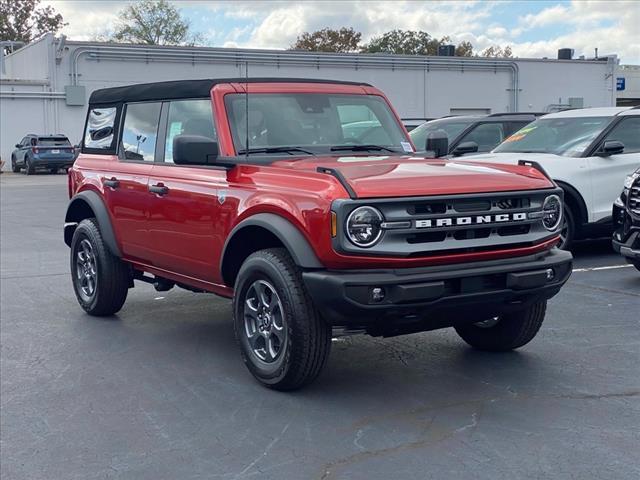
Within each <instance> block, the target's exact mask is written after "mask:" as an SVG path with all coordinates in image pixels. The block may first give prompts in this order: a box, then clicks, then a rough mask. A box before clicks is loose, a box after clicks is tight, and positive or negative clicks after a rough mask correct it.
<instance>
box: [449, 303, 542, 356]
mask: <svg viewBox="0 0 640 480" xmlns="http://www.w3.org/2000/svg"><path fill="white" fill-rule="evenodd" d="M546 310H547V301H546V300H541V301H538V302H536V303H534V304H532V305H531V306H530V307H528V308H527V309H525V310H521V311H518V312H514V313H509V314H506V315H502V316H500V317H498V318H499V321H498V323H496V324H495V325H494V326H492V327H489V328H483V327H480V326H478V325H477V324H475V323H472V324H466V325H460V326H457V327H455V329H456V332H458V335H460V337H461V338H462V339H463V340H464V341H465V342H467V343H468V344H469V345H471V346H472V347H474V348H477V349H478V350H486V351H490V352H504V351H507V350H514V349H516V348H519V347H522V346H523V345H526V344H527V343H529V342H530V341H531V340H532V339H533V337H535V336H536V334H537V333H538V330H540V326H541V325H542V322H543V320H544V315H545V312H546Z"/></svg>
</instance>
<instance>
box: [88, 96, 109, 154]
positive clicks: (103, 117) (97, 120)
mask: <svg viewBox="0 0 640 480" xmlns="http://www.w3.org/2000/svg"><path fill="white" fill-rule="evenodd" d="M116 111H117V110H116V107H108V108H91V109H90V110H89V118H88V119H87V128H86V131H85V132H84V146H85V148H88V149H93V150H109V149H111V148H112V144H113V136H114V128H115V122H116Z"/></svg>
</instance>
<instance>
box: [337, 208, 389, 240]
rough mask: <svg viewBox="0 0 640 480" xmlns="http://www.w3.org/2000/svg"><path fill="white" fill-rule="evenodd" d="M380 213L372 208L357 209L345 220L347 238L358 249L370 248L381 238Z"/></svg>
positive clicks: (381, 219)
mask: <svg viewBox="0 0 640 480" xmlns="http://www.w3.org/2000/svg"><path fill="white" fill-rule="evenodd" d="M382 221H383V217H382V213H380V211H379V210H378V209H377V208H373V207H366V206H365V207H358V208H356V209H355V210H354V211H353V212H351V214H350V215H349V217H348V218H347V228H346V230H347V237H349V240H350V241H351V243H353V244H354V245H356V246H358V247H363V248H366V247H371V246H373V245H374V244H375V243H376V242H377V241H378V240H380V237H381V236H382V226H381V224H382Z"/></svg>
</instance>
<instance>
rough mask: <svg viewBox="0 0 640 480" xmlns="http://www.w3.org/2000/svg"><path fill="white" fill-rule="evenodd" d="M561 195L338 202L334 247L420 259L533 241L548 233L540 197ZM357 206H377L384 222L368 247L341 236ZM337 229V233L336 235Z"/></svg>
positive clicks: (534, 193) (510, 194)
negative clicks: (374, 243) (391, 226)
mask: <svg viewBox="0 0 640 480" xmlns="http://www.w3.org/2000/svg"><path fill="white" fill-rule="evenodd" d="M551 194H556V195H559V196H560V197H562V191H561V190H560V189H547V190H533V191H525V192H515V193H514V192H505V193H488V194H476V195H453V196H437V197H435V196H434V197H421V198H398V199H373V200H370V199H366V200H338V201H336V202H334V205H333V209H334V210H335V211H336V213H337V215H338V219H339V220H338V225H339V230H342V232H340V231H339V235H337V237H336V239H335V241H334V247H335V248H336V250H337V251H340V252H343V253H352V254H360V255H389V256H405V257H420V256H429V255H434V254H438V253H459V252H466V253H468V252H479V251H487V250H492V249H504V248H516V247H521V246H526V245H532V244H535V243H539V242H541V241H543V240H545V239H548V238H550V237H552V236H553V235H554V233H553V232H549V231H548V230H546V229H545V228H544V227H543V225H542V222H541V220H540V218H541V215H542V205H543V202H544V199H545V198H546V197H547V196H548V195H551ZM360 205H371V206H374V207H376V208H378V209H379V210H380V211H381V212H382V214H383V216H384V219H385V222H388V223H389V224H393V223H394V222H396V224H402V225H404V226H403V227H395V228H390V229H388V230H385V231H384V233H383V235H382V237H381V239H380V241H379V242H378V243H377V244H376V245H374V246H373V247H371V248H367V249H362V248H359V247H356V246H355V245H352V244H351V243H350V242H349V241H348V240H347V239H346V236H345V235H344V228H345V225H344V222H345V220H346V218H347V216H348V215H349V213H350V212H351V211H352V210H353V209H354V208H356V207H357V206H360ZM340 233H342V234H340Z"/></svg>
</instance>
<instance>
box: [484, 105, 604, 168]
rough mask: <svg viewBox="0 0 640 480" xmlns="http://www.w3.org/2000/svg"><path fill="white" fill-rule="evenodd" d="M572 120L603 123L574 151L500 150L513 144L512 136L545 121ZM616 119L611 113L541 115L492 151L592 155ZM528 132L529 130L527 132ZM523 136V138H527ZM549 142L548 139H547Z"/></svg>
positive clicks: (575, 155) (566, 155) (579, 156)
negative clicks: (570, 115) (579, 148)
mask: <svg viewBox="0 0 640 480" xmlns="http://www.w3.org/2000/svg"><path fill="white" fill-rule="evenodd" d="M570 120H576V121H602V125H600V128H599V129H597V130H595V131H594V134H593V135H592V136H591V137H590V138H586V139H585V140H584V142H585V143H584V147H583V148H582V149H581V150H580V151H579V153H578V151H573V150H571V149H570V147H568V148H566V149H564V150H560V149H559V148H556V149H553V150H547V149H545V150H542V149H533V148H527V149H524V148H523V149H518V150H514V149H511V148H509V149H505V150H500V147H502V146H504V145H508V144H511V143H512V142H513V141H509V139H510V138H511V137H515V136H517V135H518V134H520V132H522V131H525V132H526V131H527V130H531V127H532V126H534V128H537V127H538V126H539V125H540V124H543V123H547V122H554V121H555V122H560V121H570ZM614 120H615V117H612V116H609V115H602V116H576V117H553V118H545V117H540V118H537V119H535V120H534V121H533V122H531V123H530V124H528V125H526V126H525V127H523V128H521V129H520V130H517V131H516V132H514V133H513V134H511V135H510V136H509V137H507V138H505V139H504V141H503V142H502V143H500V144H499V145H498V146H496V147H495V148H494V149H493V150H492V151H491V153H510V154H532V153H533V154H535V153H540V154H548V155H558V156H561V157H567V158H585V157H588V156H590V153H591V152H592V150H593V147H594V145H596V144H597V143H598V142H599V141H600V140H601V139H602V137H603V136H604V135H606V134H607V132H608V131H609V130H610V129H611V126H612V125H613V123H614V122H613V121H614ZM526 133H528V132H526ZM526 133H525V137H526ZM525 137H523V138H525ZM574 138H576V137H574ZM579 140H580V137H577V138H576V141H579ZM547 143H549V142H548V140H547ZM567 143H568V142H565V143H564V144H561V145H560V147H562V146H564V145H566V144H567Z"/></svg>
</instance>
